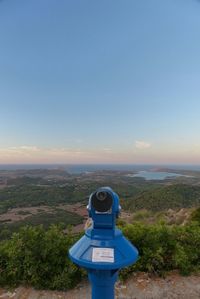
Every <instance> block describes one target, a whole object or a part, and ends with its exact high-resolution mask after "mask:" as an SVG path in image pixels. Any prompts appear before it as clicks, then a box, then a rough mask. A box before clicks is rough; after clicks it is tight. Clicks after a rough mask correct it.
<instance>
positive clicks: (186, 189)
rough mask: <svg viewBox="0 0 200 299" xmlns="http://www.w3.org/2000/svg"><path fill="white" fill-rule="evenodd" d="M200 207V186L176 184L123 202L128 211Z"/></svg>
mask: <svg viewBox="0 0 200 299" xmlns="http://www.w3.org/2000/svg"><path fill="white" fill-rule="evenodd" d="M199 205H200V186H192V185H186V184H174V185H169V186H162V187H157V188H156V189H153V190H148V191H144V192H141V193H140V194H139V195H137V196H135V197H134V198H133V199H131V200H127V201H123V207H124V208H125V209H126V210H130V211H135V210H141V209H147V210H150V211H154V212H157V211H163V210H167V209H175V208H177V209H178V208H179V209H180V208H189V207H198V206H199Z"/></svg>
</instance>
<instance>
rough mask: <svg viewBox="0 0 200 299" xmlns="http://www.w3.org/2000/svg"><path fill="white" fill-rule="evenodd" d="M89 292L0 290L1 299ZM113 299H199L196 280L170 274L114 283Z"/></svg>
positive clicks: (75, 296)
mask: <svg viewBox="0 0 200 299" xmlns="http://www.w3.org/2000/svg"><path fill="white" fill-rule="evenodd" d="M90 294H91V289H90V286H89V284H88V283H87V282H84V283H82V284H80V285H79V286H78V287H76V288H75V289H73V290H70V291H68V292H54V291H38V290H34V289H33V288H24V287H19V288H17V289H15V290H5V289H0V298H1V299H9V298H13V299H89V298H91V295H90ZM115 298H116V299H200V276H194V275H193V276H189V277H183V276H180V275H178V274H176V273H171V274H170V275H168V276H167V277H166V278H165V279H163V278H155V277H154V278H151V277H149V276H148V275H147V274H145V273H140V274H137V275H136V276H133V277H131V278H130V279H129V280H128V281H126V283H121V282H118V283H117V284H116V287H115Z"/></svg>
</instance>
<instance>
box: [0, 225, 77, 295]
mask: <svg viewBox="0 0 200 299" xmlns="http://www.w3.org/2000/svg"><path fill="white" fill-rule="evenodd" d="M76 239H77V237H76V238H75V237H74V236H72V235H71V234H68V235H65V234H64V233H63V232H62V230H61V229H60V228H59V227H58V226H52V227H51V228H50V229H49V230H48V231H45V230H44V229H43V227H41V226H39V227H24V228H23V229H21V230H20V232H19V233H14V234H13V236H12V238H11V239H10V240H9V241H4V242H2V243H1V245H0V285H1V286H5V285H8V286H9V285H19V284H28V285H32V286H34V287H37V288H46V289H60V290H62V289H67V288H72V287H74V286H75V285H76V284H77V283H78V282H79V281H80V280H81V278H82V276H83V272H82V270H80V269H79V268H78V267H76V266H75V265H74V264H72V262H71V261H70V260H69V258H68V256H67V255H68V250H69V248H70V247H71V246H72V244H73V243H74V242H75V241H76Z"/></svg>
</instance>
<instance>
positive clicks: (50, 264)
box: [0, 221, 200, 290]
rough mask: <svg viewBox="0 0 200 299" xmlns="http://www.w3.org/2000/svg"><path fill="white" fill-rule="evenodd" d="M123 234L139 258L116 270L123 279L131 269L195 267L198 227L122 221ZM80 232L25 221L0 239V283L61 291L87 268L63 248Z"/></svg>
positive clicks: (199, 262) (199, 266)
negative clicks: (23, 225)
mask: <svg viewBox="0 0 200 299" xmlns="http://www.w3.org/2000/svg"><path fill="white" fill-rule="evenodd" d="M121 229H122V230H123V232H124V234H125V236H126V237H127V238H128V239H129V240H130V241H131V242H132V243H133V244H134V245H135V246H136V247H137V248H138V250H139V254H140V257H139V260H138V261H137V263H136V264H135V265H133V266H131V267H128V268H126V269H124V270H122V271H121V274H120V276H121V279H126V278H127V277H128V276H129V275H130V274H131V273H132V272H133V271H146V272H149V273H153V274H157V275H165V273H166V272H167V271H170V270H174V269H176V270H179V271H180V272H181V273H182V274H185V275H186V274H190V273H191V272H198V271H199V270H200V250H199V248H200V226H199V223H198V222H196V221H194V222H193V221H192V222H191V223H190V224H188V225H185V226H177V225H173V226H168V225H166V224H156V225H155V224H154V225H148V226H146V225H144V224H141V223H140V224H139V223H135V224H123V225H122V226H121ZM79 237H80V235H72V234H71V233H70V232H68V233H67V234H66V233H64V232H63V229H62V227H59V226H51V227H50V228H49V229H48V230H45V229H44V228H43V227H42V226H37V227H31V226H27V227H24V228H22V229H20V231H19V232H18V233H14V234H13V235H12V237H11V239H10V240H7V241H2V242H1V243H0V286H3V287H5V286H17V285H19V284H23V285H31V286H34V287H36V288H44V289H57V290H65V289H68V288H72V287H74V286H75V285H76V284H77V283H78V282H80V281H81V279H82V278H83V277H84V276H85V275H86V273H85V272H84V271H83V270H81V269H80V268H78V267H77V266H75V265H74V264H72V263H71V262H70V260H69V258H68V250H69V248H70V247H71V246H72V244H74V242H76V241H77V239H78V238H79Z"/></svg>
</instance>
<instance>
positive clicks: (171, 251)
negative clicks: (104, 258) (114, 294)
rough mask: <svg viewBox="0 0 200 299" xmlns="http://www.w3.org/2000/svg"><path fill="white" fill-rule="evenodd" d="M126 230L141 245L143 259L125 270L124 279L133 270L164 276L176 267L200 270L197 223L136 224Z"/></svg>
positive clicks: (199, 242) (136, 244)
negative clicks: (183, 224)
mask: <svg viewBox="0 0 200 299" xmlns="http://www.w3.org/2000/svg"><path fill="white" fill-rule="evenodd" d="M123 232H124V234H125V235H126V237H127V238H128V239H129V240H130V241H131V242H132V243H133V244H134V245H135V246H136V247H137V248H138V250H139V254H140V258H139V260H138V262H137V263H136V264H135V265H133V266H131V267H129V268H126V269H125V270H123V271H122V273H121V276H122V278H126V277H127V275H129V274H130V273H131V272H132V271H145V272H150V273H155V274H158V275H164V274H165V272H166V271H170V270H174V269H178V270H180V272H181V273H182V274H189V273H191V272H192V271H198V270H200V227H199V226H198V225H197V224H195V223H194V224H190V225H186V226H176V225H175V226H168V225H165V224H156V225H149V226H145V225H144V224H141V223H136V224H129V225H125V226H124V227H123Z"/></svg>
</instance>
